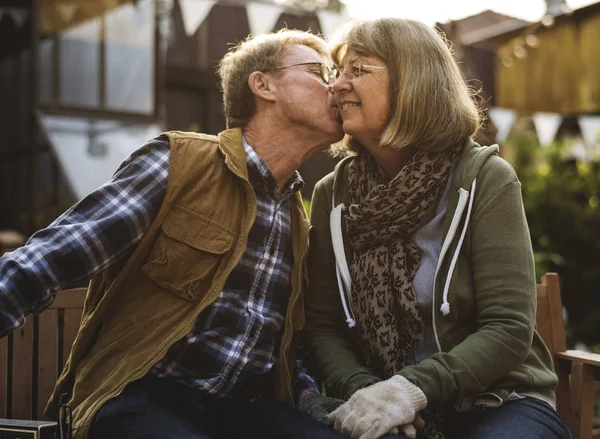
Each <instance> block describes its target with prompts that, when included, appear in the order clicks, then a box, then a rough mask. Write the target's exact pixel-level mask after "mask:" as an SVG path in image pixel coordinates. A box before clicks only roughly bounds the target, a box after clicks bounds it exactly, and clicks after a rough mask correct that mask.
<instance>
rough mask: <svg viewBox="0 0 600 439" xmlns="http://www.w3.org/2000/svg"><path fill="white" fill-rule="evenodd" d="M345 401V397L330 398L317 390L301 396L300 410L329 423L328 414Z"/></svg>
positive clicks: (317, 419)
mask: <svg viewBox="0 0 600 439" xmlns="http://www.w3.org/2000/svg"><path fill="white" fill-rule="evenodd" d="M344 402H345V401H344V400H343V399H337V398H330V397H328V396H322V395H321V394H320V393H317V392H310V393H308V394H306V395H305V396H302V397H301V398H300V401H299V402H298V410H300V411H301V412H302V413H306V414H307V415H309V416H310V417H311V418H313V419H314V420H315V421H318V422H320V423H322V424H326V425H329V421H328V420H327V415H328V414H329V413H331V412H332V411H334V410H335V409H337V408H338V407H339V406H341V405H342V404H343V403H344Z"/></svg>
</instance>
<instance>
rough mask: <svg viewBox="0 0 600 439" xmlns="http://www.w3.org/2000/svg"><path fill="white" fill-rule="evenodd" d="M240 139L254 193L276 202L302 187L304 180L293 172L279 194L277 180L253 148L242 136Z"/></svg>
mask: <svg viewBox="0 0 600 439" xmlns="http://www.w3.org/2000/svg"><path fill="white" fill-rule="evenodd" d="M242 139H243V143H244V150H245V151H246V163H247V164H248V178H249V180H250V184H251V185H252V187H253V188H254V190H255V191H256V192H261V193H266V194H267V195H269V196H270V197H271V198H273V199H275V200H277V199H286V198H288V197H290V196H291V195H292V194H293V193H295V192H298V191H299V190H300V189H302V188H303V187H304V180H302V177H301V176H300V174H299V173H298V171H294V174H293V175H292V176H291V177H290V179H289V180H288V181H287V182H286V183H285V186H284V188H283V190H282V191H281V193H280V192H279V187H278V185H277V180H276V179H275V176H274V175H273V173H272V172H271V170H270V169H269V167H268V166H267V164H266V163H265V162H264V161H263V159H261V158H260V157H259V155H258V154H257V153H256V151H255V150H254V148H252V147H251V146H250V145H249V144H248V142H247V141H246V137H245V136H242Z"/></svg>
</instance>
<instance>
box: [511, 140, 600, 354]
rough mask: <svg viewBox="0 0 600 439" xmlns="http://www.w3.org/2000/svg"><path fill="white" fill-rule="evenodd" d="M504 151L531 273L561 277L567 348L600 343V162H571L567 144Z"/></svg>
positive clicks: (519, 144)
mask: <svg viewBox="0 0 600 439" xmlns="http://www.w3.org/2000/svg"><path fill="white" fill-rule="evenodd" d="M506 147H507V148H508V149H509V150H510V151H511V153H512V154H511V156H512V157H511V158H510V159H509V160H510V161H511V163H512V165H513V166H514V167H515V170H516V171H517V174H518V176H519V179H520V180H521V184H522V190H523V202H524V205H525V212H526V215H527V220H528V222H529V229H530V232H531V240H532V243H533V249H534V253H535V261H536V273H537V275H538V280H539V276H541V275H542V274H544V273H545V272H548V271H553V272H557V273H558V274H559V275H560V281H561V292H562V300H563V304H564V306H565V308H566V310H567V321H568V324H567V326H568V328H567V337H568V342H569V344H571V345H572V344H573V343H574V342H577V341H581V342H584V343H586V344H587V345H588V346H592V345H595V344H598V343H600V294H598V293H599V290H600V162H599V161H598V160H597V159H588V160H583V159H576V158H574V157H573V156H572V155H571V151H572V148H573V142H572V141H563V142H556V143H554V144H552V145H550V146H549V147H547V148H542V147H541V146H540V144H539V143H538V141H537V139H536V138H535V136H534V135H533V134H527V133H522V134H519V135H518V136H515V137H513V138H509V140H508V142H507V144H506Z"/></svg>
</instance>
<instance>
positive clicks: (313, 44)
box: [219, 29, 329, 128]
mask: <svg viewBox="0 0 600 439" xmlns="http://www.w3.org/2000/svg"><path fill="white" fill-rule="evenodd" d="M300 45H303V46H308V47H310V48H311V49H313V50H315V51H316V52H317V53H318V54H319V55H321V56H324V57H326V58H329V49H328V46H327V44H326V43H325V41H324V40H323V39H321V38H319V37H317V36H316V35H313V34H311V33H309V32H304V31H299V30H289V29H282V30H280V31H278V32H276V33H271V34H266V35H259V36H257V37H254V38H253V37H251V36H249V37H248V38H247V39H245V40H244V41H242V42H241V43H239V44H238V45H237V46H235V47H233V48H232V49H230V50H229V52H228V53H227V54H226V55H225V56H224V57H223V59H222V60H221V62H220V65H219V76H220V77H221V89H222V91H223V106H224V112H225V121H226V124H227V128H236V127H244V126H246V124H247V123H248V121H249V120H250V118H251V117H252V116H253V115H254V112H255V110H256V101H255V98H254V94H253V93H252V90H250V87H249V86H248V78H249V77H250V75H251V74H252V73H253V72H256V71H258V72H270V71H273V69H274V68H275V67H278V62H279V59H280V57H281V55H282V53H283V52H285V50H287V49H290V48H292V47H293V46H300Z"/></svg>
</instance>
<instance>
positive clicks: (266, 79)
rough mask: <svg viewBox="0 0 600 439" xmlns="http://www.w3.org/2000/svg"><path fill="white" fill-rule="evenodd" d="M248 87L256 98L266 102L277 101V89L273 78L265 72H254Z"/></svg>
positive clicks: (249, 79)
mask: <svg viewBox="0 0 600 439" xmlns="http://www.w3.org/2000/svg"><path fill="white" fill-rule="evenodd" d="M248 87H250V90H251V91H252V93H254V95H255V96H256V97H259V98H261V99H264V100H266V101H274V100H275V93H274V92H275V90H276V89H277V87H276V86H275V84H274V82H273V78H272V77H271V76H269V75H267V74H266V73H264V72H252V73H251V74H250V77H249V78H248Z"/></svg>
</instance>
